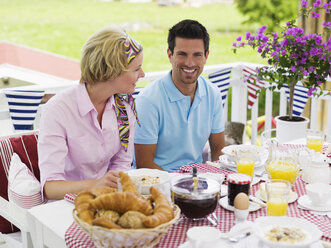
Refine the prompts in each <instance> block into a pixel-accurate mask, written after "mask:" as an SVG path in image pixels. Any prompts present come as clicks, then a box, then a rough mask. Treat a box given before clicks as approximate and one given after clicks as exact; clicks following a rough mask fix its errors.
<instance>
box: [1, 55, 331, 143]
mask: <svg viewBox="0 0 331 248" xmlns="http://www.w3.org/2000/svg"><path fill="white" fill-rule="evenodd" d="M244 66H250V67H252V68H255V67H257V66H260V65H258V64H252V63H240V62H239V63H229V64H219V65H211V66H205V68H204V71H203V75H204V76H206V77H207V76H208V75H209V74H210V73H213V72H216V71H218V70H221V69H224V68H228V67H231V68H232V75H231V79H230V91H231V95H232V98H231V99H232V100H231V102H229V97H227V99H226V102H225V105H224V113H223V114H224V120H225V121H235V122H241V123H244V124H247V121H248V112H249V110H248V105H247V85H246V83H245V82H244V77H243V67H244ZM166 73H168V71H157V72H149V73H146V75H145V77H144V78H142V79H140V81H148V82H150V81H153V80H155V79H158V78H160V77H162V76H163V75H165V74H166ZM75 83H78V82H73V83H70V84H68V87H69V86H72V85H73V84H75ZM140 83H141V82H140ZM63 88H65V86H63V85H60V86H58V87H57V86H56V85H47V87H45V86H44V85H42V84H39V85H38V86H37V85H34V86H33V89H34V90H37V89H39V90H41V89H44V90H45V91H46V93H56V92H58V91H60V90H62V89H63ZM12 89H13V88H12ZM137 90H139V89H137ZM277 95H279V97H280V101H279V106H277V110H276V111H275V110H274V111H273V98H274V97H276V96H275V94H274V92H272V91H270V90H268V89H267V90H266V93H265V105H264V106H262V111H263V114H262V115H264V116H265V124H264V129H265V130H269V129H271V128H272V117H273V114H272V113H273V112H274V113H275V112H276V114H275V115H286V113H287V97H286V93H285V89H284V90H283V89H282V90H280V92H279V94H277ZM4 97H5V96H4V94H3V92H1V90H0V125H1V129H0V136H4V135H8V134H10V133H13V132H14V131H13V128H12V125H11V121H10V116H9V112H8V106H6V104H3V103H4V102H5V101H4V100H3V99H4ZM277 97H278V96H277ZM261 100H262V95H261V94H260V96H259V97H258V98H257V100H256V102H255V104H254V105H253V107H252V109H251V111H250V116H251V118H250V123H251V137H250V142H251V143H252V144H256V142H257V137H258V113H259V112H261V110H260V111H259V104H258V102H259V101H261ZM319 100H327V102H328V103H327V106H328V111H327V125H326V129H325V130H324V131H325V132H326V133H328V134H329V135H331V96H330V95H329V96H324V97H319V98H317V97H311V108H310V128H314V129H317V123H318V108H319V105H318V102H319ZM40 108H42V105H41V107H40ZM229 108H231V111H228V109H229ZM228 112H230V114H229V115H228ZM39 118H40V110H39V111H38V116H37V118H36V121H35V125H34V127H35V129H38V128H39V125H38V122H39Z"/></svg>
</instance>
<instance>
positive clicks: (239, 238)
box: [228, 232, 252, 243]
mask: <svg viewBox="0 0 331 248" xmlns="http://www.w3.org/2000/svg"><path fill="white" fill-rule="evenodd" d="M251 234H252V233H251V232H245V233H242V234H239V235H237V236H234V237H229V238H228V240H229V241H230V242H232V243H237V242H238V241H239V240H241V239H243V238H246V237H248V236H249V235H251Z"/></svg>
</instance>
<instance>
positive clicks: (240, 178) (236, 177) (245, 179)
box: [227, 173, 252, 184]
mask: <svg viewBox="0 0 331 248" xmlns="http://www.w3.org/2000/svg"><path fill="white" fill-rule="evenodd" d="M251 180H252V178H251V177H250V176H249V175H246V174H241V173H233V174H230V175H228V176H227V181H228V183H234V184H249V183H250V182H251Z"/></svg>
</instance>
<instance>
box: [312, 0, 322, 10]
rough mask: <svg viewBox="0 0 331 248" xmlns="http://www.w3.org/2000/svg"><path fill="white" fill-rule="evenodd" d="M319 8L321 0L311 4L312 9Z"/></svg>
mask: <svg viewBox="0 0 331 248" xmlns="http://www.w3.org/2000/svg"><path fill="white" fill-rule="evenodd" d="M319 6H321V0H316V2H315V3H314V4H313V7H314V8H316V7H319Z"/></svg>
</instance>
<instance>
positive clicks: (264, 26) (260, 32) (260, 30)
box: [259, 25, 267, 34]
mask: <svg viewBox="0 0 331 248" xmlns="http://www.w3.org/2000/svg"><path fill="white" fill-rule="evenodd" d="M266 29H267V26H266V25H263V26H262V27H260V28H259V34H262V33H263V32H264V31H265V30H266Z"/></svg>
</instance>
